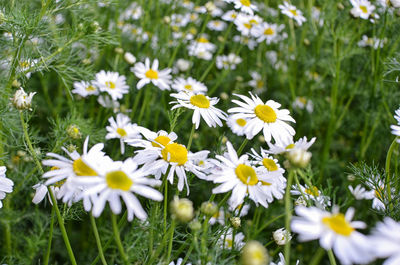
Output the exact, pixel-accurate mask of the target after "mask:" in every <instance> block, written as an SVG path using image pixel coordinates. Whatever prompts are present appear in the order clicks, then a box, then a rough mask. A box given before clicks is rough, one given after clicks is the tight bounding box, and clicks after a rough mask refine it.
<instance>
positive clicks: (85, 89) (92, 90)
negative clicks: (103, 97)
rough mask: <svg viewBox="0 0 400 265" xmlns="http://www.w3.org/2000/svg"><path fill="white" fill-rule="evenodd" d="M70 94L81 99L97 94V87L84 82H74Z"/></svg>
mask: <svg viewBox="0 0 400 265" xmlns="http://www.w3.org/2000/svg"><path fill="white" fill-rule="evenodd" d="M71 92H72V93H74V94H78V95H79V96H81V97H83V98H85V97H87V96H90V95H98V94H99V90H98V89H97V87H96V86H94V85H92V84H91V83H90V82H86V81H80V82H74V89H73V90H72V91H71Z"/></svg>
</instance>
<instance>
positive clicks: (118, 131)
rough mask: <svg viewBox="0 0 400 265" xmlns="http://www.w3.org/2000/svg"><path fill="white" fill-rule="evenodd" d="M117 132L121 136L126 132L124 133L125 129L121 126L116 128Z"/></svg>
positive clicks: (125, 134)
mask: <svg viewBox="0 0 400 265" xmlns="http://www.w3.org/2000/svg"><path fill="white" fill-rule="evenodd" d="M117 133H118V134H119V135H120V136H121V137H125V136H127V135H128V134H127V133H126V131H125V130H124V129H122V128H117Z"/></svg>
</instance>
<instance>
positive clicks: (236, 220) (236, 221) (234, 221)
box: [229, 217, 242, 229]
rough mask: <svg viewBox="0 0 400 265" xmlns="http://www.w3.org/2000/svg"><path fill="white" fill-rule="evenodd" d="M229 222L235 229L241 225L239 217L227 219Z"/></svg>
mask: <svg viewBox="0 0 400 265" xmlns="http://www.w3.org/2000/svg"><path fill="white" fill-rule="evenodd" d="M229 220H230V221H231V224H232V226H233V227H234V228H236V229H238V228H239V227H240V225H241V224H242V223H241V220H240V217H231V218H229Z"/></svg>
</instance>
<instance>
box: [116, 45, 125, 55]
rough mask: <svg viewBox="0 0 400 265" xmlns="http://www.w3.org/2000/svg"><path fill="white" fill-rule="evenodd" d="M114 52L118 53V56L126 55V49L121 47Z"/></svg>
mask: <svg viewBox="0 0 400 265" xmlns="http://www.w3.org/2000/svg"><path fill="white" fill-rule="evenodd" d="M114 51H115V52H116V53H118V54H123V53H124V49H122V48H121V47H116V48H115V49H114Z"/></svg>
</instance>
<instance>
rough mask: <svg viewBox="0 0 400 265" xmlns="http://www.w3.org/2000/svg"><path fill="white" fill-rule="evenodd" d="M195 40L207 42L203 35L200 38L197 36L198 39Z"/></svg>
mask: <svg viewBox="0 0 400 265" xmlns="http://www.w3.org/2000/svg"><path fill="white" fill-rule="evenodd" d="M197 42H200V43H208V40H207V39H206V38H204V37H201V38H198V39H197Z"/></svg>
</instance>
